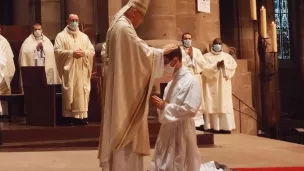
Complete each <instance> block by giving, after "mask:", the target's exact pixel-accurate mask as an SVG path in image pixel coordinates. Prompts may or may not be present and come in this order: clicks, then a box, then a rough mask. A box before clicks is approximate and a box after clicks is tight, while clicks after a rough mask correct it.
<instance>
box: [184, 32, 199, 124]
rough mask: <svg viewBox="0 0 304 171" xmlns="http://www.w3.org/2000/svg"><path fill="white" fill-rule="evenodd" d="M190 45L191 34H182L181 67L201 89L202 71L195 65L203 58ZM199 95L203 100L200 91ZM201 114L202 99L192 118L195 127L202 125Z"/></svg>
mask: <svg viewBox="0 0 304 171" xmlns="http://www.w3.org/2000/svg"><path fill="white" fill-rule="evenodd" d="M191 43H192V36H191V34H190V33H184V34H183V35H182V46H181V51H182V55H183V65H184V66H185V67H187V68H188V69H189V70H190V71H191V72H192V74H193V75H194V76H195V78H196V79H197V80H198V82H199V83H200V85H201V87H202V85H203V82H202V75H201V73H202V69H201V68H200V66H199V65H198V64H197V60H198V59H200V58H203V55H202V52H201V51H200V50H199V49H197V48H195V47H193V46H192V44H191ZM201 93H202V96H201V97H202V98H203V92H202V91H201ZM203 112H204V101H203V99H202V103H201V106H200V109H199V111H198V112H197V114H196V115H195V117H194V118H193V119H194V123H195V126H196V127H200V126H202V125H204V117H203Z"/></svg>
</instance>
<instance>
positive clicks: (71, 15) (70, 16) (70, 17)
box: [69, 14, 79, 21]
mask: <svg viewBox="0 0 304 171" xmlns="http://www.w3.org/2000/svg"><path fill="white" fill-rule="evenodd" d="M70 20H77V21H79V17H78V15H77V14H70V15H69V21H70Z"/></svg>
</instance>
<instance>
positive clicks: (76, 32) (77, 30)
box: [65, 26, 79, 36]
mask: <svg viewBox="0 0 304 171" xmlns="http://www.w3.org/2000/svg"><path fill="white" fill-rule="evenodd" d="M68 27H69V26H66V28H65V29H66V31H67V32H68V33H69V34H71V35H73V36H76V35H77V34H78V32H79V28H77V29H76V30H75V31H74V30H71V29H69V28H68Z"/></svg>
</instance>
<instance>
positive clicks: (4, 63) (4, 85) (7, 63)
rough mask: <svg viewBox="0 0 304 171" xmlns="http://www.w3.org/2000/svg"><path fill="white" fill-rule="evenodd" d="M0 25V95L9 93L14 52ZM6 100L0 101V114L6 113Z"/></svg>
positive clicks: (12, 75)
mask: <svg viewBox="0 0 304 171" xmlns="http://www.w3.org/2000/svg"><path fill="white" fill-rule="evenodd" d="M1 32H2V27H1V26H0V68H1V69H0V78H1V79H0V95H3V94H11V81H12V79H13V77H14V74H15V64H14V54H13V51H12V48H11V46H10V44H9V43H8V41H7V40H6V39H5V38H4V37H3V36H2V35H1ZM7 110H8V109H7V102H1V105H0V115H8V111H7Z"/></svg>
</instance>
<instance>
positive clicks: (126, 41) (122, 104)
mask: <svg viewBox="0 0 304 171" xmlns="http://www.w3.org/2000/svg"><path fill="white" fill-rule="evenodd" d="M148 6H149V0H130V1H129V2H128V3H127V4H126V5H125V6H124V7H123V8H122V9H121V10H120V11H119V12H118V13H117V14H116V15H115V16H114V18H113V21H112V23H111V25H110V27H109V29H108V32H107V39H106V51H105V53H104V58H106V59H107V62H106V63H105V65H106V68H107V69H106V70H105V77H104V79H103V81H105V83H104V85H105V86H104V88H103V91H104V94H103V96H102V99H104V100H103V105H102V106H103V119H102V122H103V123H102V128H101V136H100V144H99V154H98V158H99V160H100V166H101V167H102V168H103V171H121V170H124V171H143V170H144V160H143V157H144V156H147V155H149V154H150V144H149V131H148V111H149V102H150V94H151V91H152V87H153V85H154V78H155V77H160V76H162V73H163V72H162V71H163V69H164V58H163V54H167V53H169V52H170V51H172V50H173V48H176V47H177V46H176V45H166V46H164V47H163V48H162V49H156V48H153V47H149V46H148V45H147V44H146V42H145V41H143V40H142V39H140V38H139V37H138V36H137V34H136V31H135V29H136V28H138V27H139V25H140V24H142V23H143V20H144V16H145V14H146V12H147V10H148Z"/></svg>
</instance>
